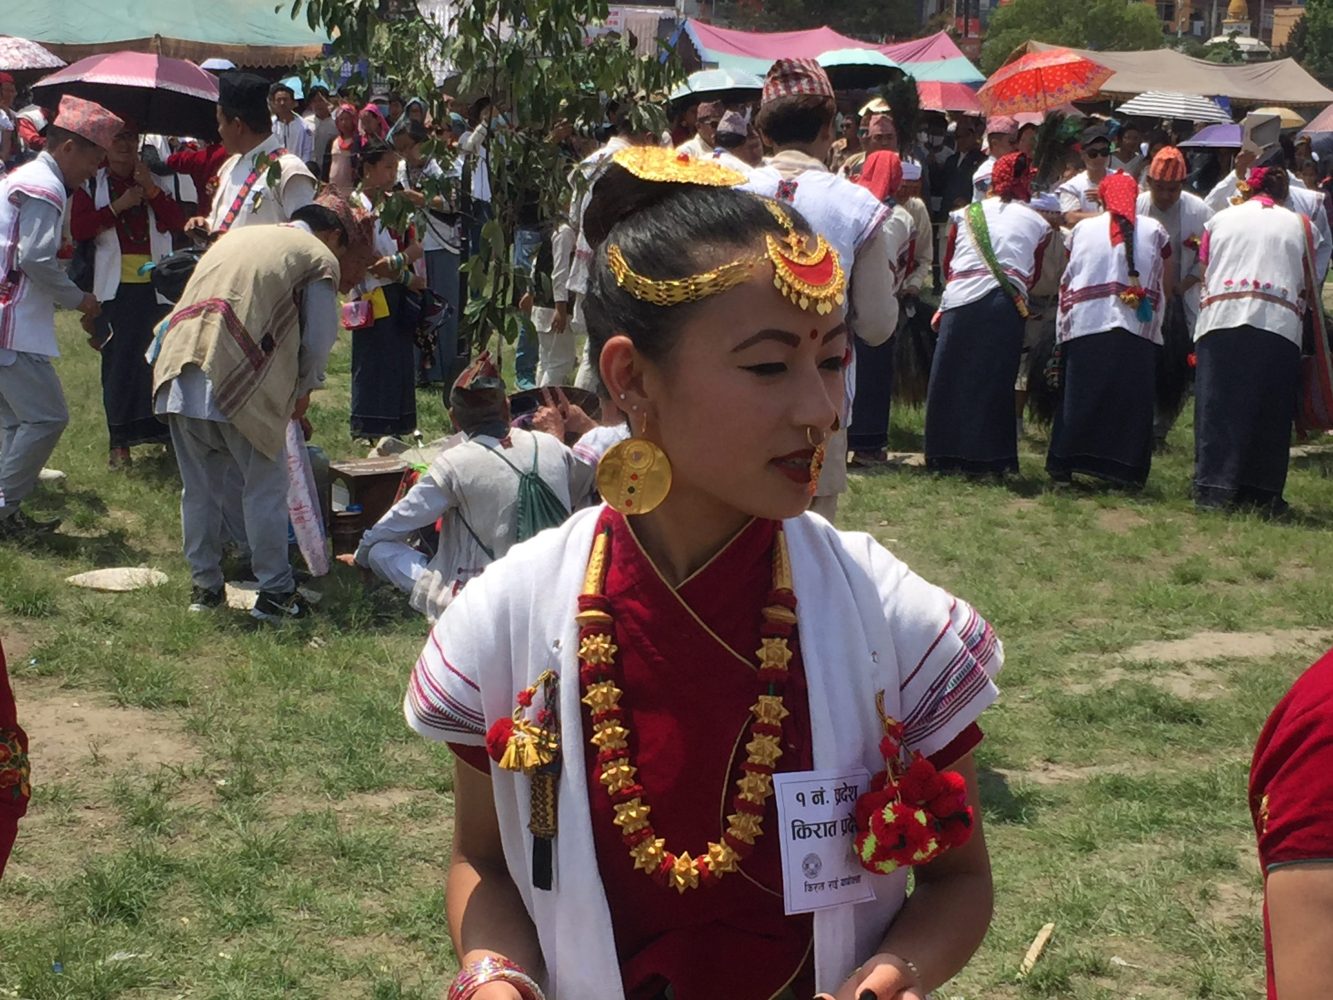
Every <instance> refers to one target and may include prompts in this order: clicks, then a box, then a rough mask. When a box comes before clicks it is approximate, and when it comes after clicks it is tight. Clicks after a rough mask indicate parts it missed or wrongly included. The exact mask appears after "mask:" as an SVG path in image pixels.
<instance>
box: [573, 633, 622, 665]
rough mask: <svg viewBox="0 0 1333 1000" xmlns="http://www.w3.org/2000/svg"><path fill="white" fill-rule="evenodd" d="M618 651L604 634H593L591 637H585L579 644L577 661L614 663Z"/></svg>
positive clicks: (600, 663) (599, 663)
mask: <svg viewBox="0 0 1333 1000" xmlns="http://www.w3.org/2000/svg"><path fill="white" fill-rule="evenodd" d="M617 652H619V650H618V649H617V648H616V644H615V643H614V642H612V641H611V637H610V636H609V635H607V634H606V633H605V632H594V633H593V634H592V635H585V636H584V637H583V640H582V641H581V642H580V643H579V659H581V660H583V661H584V662H585V663H592V664H598V665H602V664H607V663H614V662H615V659H616V653H617Z"/></svg>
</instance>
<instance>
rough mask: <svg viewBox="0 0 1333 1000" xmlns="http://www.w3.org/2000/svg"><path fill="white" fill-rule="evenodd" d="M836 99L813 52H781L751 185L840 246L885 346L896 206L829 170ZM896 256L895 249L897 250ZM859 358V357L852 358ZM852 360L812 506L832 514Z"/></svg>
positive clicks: (856, 321)
mask: <svg viewBox="0 0 1333 1000" xmlns="http://www.w3.org/2000/svg"><path fill="white" fill-rule="evenodd" d="M834 115H835V104H834V96H833V85H832V84H831V83H830V82H829V78H828V74H827V73H825V72H824V69H823V67H822V66H820V65H819V63H817V62H816V61H815V60H813V59H779V60H778V61H777V62H775V63H774V64H773V65H772V67H770V68H769V71H768V76H767V77H766V78H765V79H764V90H763V97H762V100H761V102H760V105H759V118H758V120H757V123H756V124H757V125H758V127H759V131H760V133H761V134H762V135H763V136H764V138H765V139H766V140H767V142H768V145H769V146H771V147H772V148H773V150H774V154H773V156H772V157H770V158H769V161H768V163H766V164H765V165H764V166H762V167H760V168H758V169H757V170H754V171H752V172H751V174H750V181H749V183H748V184H746V185H745V186H746V187H747V188H748V189H749V190H751V191H753V192H755V193H756V194H759V195H763V196H765V197H768V198H776V199H777V200H779V201H783V202H786V203H787V204H789V205H792V206H794V207H795V209H796V210H797V211H798V212H800V213H801V215H803V216H804V217H805V219H806V221H807V222H809V223H810V226H811V228H813V229H814V231H815V232H816V233H818V234H819V235H821V236H823V237H824V238H825V239H826V240H828V242H829V243H830V244H831V245H832V247H833V249H835V250H836V251H837V252H838V257H839V259H840V260H841V261H842V266H843V268H844V269H845V270H846V273H847V276H848V295H847V299H848V310H847V322H848V325H849V326H850V328H851V330H852V332H853V333H854V334H855V335H856V337H857V338H858V339H859V340H860V341H862V342H864V343H865V344H867V345H868V346H870V347H878V346H879V345H881V344H883V343H884V342H885V341H887V340H888V339H889V338H890V337H892V336H893V331H894V329H895V328H896V327H897V325H898V301H897V299H896V298H895V294H896V292H897V291H898V279H897V277H896V276H895V274H894V271H893V267H892V261H891V259H890V253H889V248H888V246H887V244H886V242H885V241H886V239H887V237H886V236H885V235H884V233H883V223H884V221H885V219H887V218H888V216H889V213H890V209H889V208H888V207H887V206H886V205H883V204H881V203H880V201H879V199H878V198H876V197H875V196H874V195H873V194H871V193H870V192H869V191H867V190H866V189H865V188H863V187H860V186H859V185H857V184H853V183H852V182H851V181H849V180H847V178H845V177H840V176H838V175H837V174H835V173H832V172H830V171H829V169H828V167H827V166H825V164H826V163H827V162H828V154H829V149H830V148H831V147H832V145H833V120H834ZM893 256H894V257H896V256H897V252H896V249H895V251H894V254H893ZM853 361H854V359H853ZM855 369H856V365H855V363H853V364H851V365H848V367H847V371H846V375H845V378H846V390H845V399H844V405H843V410H842V413H841V419H840V420H839V422H838V429H837V430H836V431H834V432H833V434H832V435H831V436H830V438H829V440H828V442H827V451H826V459H825V462H824V467H823V470H822V472H821V474H820V477H819V483H818V484H817V485H816V489H815V499H814V503H813V504H812V505H811V509H812V510H814V511H815V512H816V513H819V514H821V515H823V516H824V517H826V518H827V519H828V520H830V521H831V520H833V518H834V517H835V516H836V514H837V508H838V497H839V496H840V495H841V494H842V493H843V492H845V491H846V489H847V421H848V419H849V418H850V415H851V404H852V397H853V396H854V394H855V386H856V370H855Z"/></svg>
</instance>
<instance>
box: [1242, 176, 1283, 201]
mask: <svg viewBox="0 0 1333 1000" xmlns="http://www.w3.org/2000/svg"><path fill="white" fill-rule="evenodd" d="M1250 193H1251V195H1256V194H1266V195H1268V197H1270V198H1272V199H1273V200H1274V201H1276V202H1283V201H1286V200H1287V195H1289V194H1290V193H1291V177H1290V176H1289V175H1288V174H1287V168H1286V167H1268V168H1266V169H1265V172H1264V179H1263V180H1262V181H1260V182H1259V183H1258V184H1257V185H1256V186H1255V187H1254V189H1253V190H1252V191H1251V192H1250Z"/></svg>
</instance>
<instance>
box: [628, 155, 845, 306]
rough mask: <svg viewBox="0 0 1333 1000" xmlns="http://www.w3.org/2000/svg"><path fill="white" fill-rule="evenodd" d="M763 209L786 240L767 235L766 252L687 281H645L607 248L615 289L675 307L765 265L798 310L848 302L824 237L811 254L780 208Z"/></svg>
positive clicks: (726, 287) (807, 242)
mask: <svg viewBox="0 0 1333 1000" xmlns="http://www.w3.org/2000/svg"><path fill="white" fill-rule="evenodd" d="M617 155H619V154H617ZM724 169H725V168H724ZM764 204H765V205H766V206H767V207H768V210H769V211H770V212H771V213H772V214H773V218H775V219H777V221H778V224H779V225H781V226H782V228H783V229H785V230H786V231H787V235H786V236H785V237H783V238H782V239H781V240H778V239H776V238H775V237H773V236H765V237H764V245H765V250H766V252H764V253H762V254H753V255H748V256H745V257H738V258H736V259H735V260H730V261H727V262H726V263H725V264H721V265H719V266H718V267H715V268H712V269H711V270H708V271H703V272H700V273H699V274H692V275H689V276H688V277H685V278H649V277H647V276H646V275H642V274H639V273H638V272H637V271H635V270H634V269H633V268H631V267H630V266H629V262H628V261H627V260H625V255H624V254H623V253H622V252H621V249H620V247H619V245H617V244H615V243H612V244H610V245H609V246H608V247H607V248H606V265H607V267H608V268H610V270H611V275H612V277H614V278H615V279H616V284H617V285H619V286H620V287H621V288H623V289H624V290H625V291H627V292H629V293H630V294H631V295H633V296H634V297H635V298H636V299H639V300H640V301H643V302H649V303H652V304H653V305H655V306H674V305H681V304H683V303H686V302H698V301H699V300H700V299H706V298H708V297H710V296H713V295H721V294H722V293H723V292H727V291H730V290H731V289H733V288H735V287H736V286H737V285H739V284H742V283H743V282H745V281H747V280H749V278H750V276H751V275H752V274H753V273H754V269H755V267H756V266H757V265H759V264H762V263H763V262H764V261H768V262H770V263H771V264H772V265H773V286H774V287H775V288H776V289H777V290H778V291H779V292H780V293H782V296H783V298H786V299H790V300H791V302H792V303H793V304H794V305H796V306H798V307H800V308H801V309H809V308H811V307H812V306H813V307H814V310H815V312H817V313H819V315H821V316H826V315H828V314H829V313H831V312H832V311H833V310H834V309H835V308H836V307H837V306H840V305H842V304H843V303H844V302H845V301H846V296H845V290H846V284H847V283H846V275H845V274H844V272H843V269H842V263H841V262H840V261H839V260H838V254H837V251H835V250H834V249H833V248H832V247H831V246H829V243H828V241H827V240H826V239H824V237H822V236H819V237H816V239H815V246H814V249H813V250H812V249H810V240H809V238H808V237H807V236H805V235H803V234H802V233H799V232H797V231H796V227H795V225H794V224H793V223H792V221H791V216H789V215H788V214H787V213H786V211H785V210H784V209H783V208H782V206H781V205H779V204H778V203H777V202H774V201H767V200H765V202H764Z"/></svg>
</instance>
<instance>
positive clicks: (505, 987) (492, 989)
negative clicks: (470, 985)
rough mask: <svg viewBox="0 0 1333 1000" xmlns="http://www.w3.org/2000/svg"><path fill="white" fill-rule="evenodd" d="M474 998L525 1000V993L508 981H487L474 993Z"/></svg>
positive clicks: (476, 999)
mask: <svg viewBox="0 0 1333 1000" xmlns="http://www.w3.org/2000/svg"><path fill="white" fill-rule="evenodd" d="M472 1000H523V994H522V993H520V992H519V991H518V990H516V989H514V987H512V986H510V985H509V984H508V983H485V984H484V985H482V986H481V987H480V988H479V989H478V990H477V992H475V993H473V994H472Z"/></svg>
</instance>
